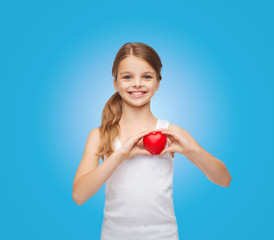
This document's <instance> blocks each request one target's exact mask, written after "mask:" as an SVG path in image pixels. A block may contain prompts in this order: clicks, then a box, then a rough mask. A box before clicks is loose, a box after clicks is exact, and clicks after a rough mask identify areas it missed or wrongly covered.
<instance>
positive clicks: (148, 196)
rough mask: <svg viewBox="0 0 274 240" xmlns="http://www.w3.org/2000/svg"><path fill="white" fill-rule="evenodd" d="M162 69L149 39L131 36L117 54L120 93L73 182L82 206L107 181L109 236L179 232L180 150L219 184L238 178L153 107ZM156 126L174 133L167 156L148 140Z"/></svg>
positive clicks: (172, 238)
mask: <svg viewBox="0 0 274 240" xmlns="http://www.w3.org/2000/svg"><path fill="white" fill-rule="evenodd" d="M161 68H162V63H161V60H160V58H159V56H158V54H157V53H156V51H155V50H154V49H153V48H151V47H150V46H148V45H146V44H144V43H139V42H136V43H130V42H128V43H126V44H124V45H123V46H122V47H121V48H120V50H119V51H118V53H117V55H116V57H115V60H114V64H113V68H112V76H113V78H114V79H113V84H114V88H115V90H116V93H115V94H114V95H113V96H112V97H111V98H110V99H109V100H108V102H107V103H106V105H105V107H104V110H103V114H102V122H101V126H100V127H99V128H94V129H93V130H92V131H91V132H90V133H89V135H88V139H87V142H86V146H85V150H84V155H83V158H82V161H81V163H80V165H79V167H78V169H77V172H76V175H75V179H74V182H73V200H74V201H75V202H76V203H77V204H78V205H81V204H83V203H84V202H86V201H87V200H88V199H89V198H91V197H92V196H93V195H94V194H95V193H96V192H97V191H98V190H99V189H100V188H101V187H102V186H103V184H104V183H105V182H106V189H105V195H106V200H105V207H104V218H103V223H102V231H101V240H131V239H136V240H137V239H138V240H146V239H150V240H156V239H157V240H160V239H161V240H178V239H179V235H178V227H177V221H176V217H175V214H174V206H173V160H174V155H175V153H178V154H183V155H184V156H186V157H187V158H188V159H189V160H190V161H192V162H193V164H195V165H196V166H197V167H198V168H199V169H201V171H202V172H203V173H204V174H205V175H206V176H207V177H208V179H209V180H210V181H212V182H214V183H215V184H218V185H221V186H224V187H228V186H229V184H230V181H231V176H230V174H229V172H228V170H227V168H226V167H225V165H224V164H223V162H221V161H220V160H218V159H216V158H215V157H213V156H212V155H211V154H209V153H208V152H206V151H205V150H204V149H202V148H201V146H200V145H199V144H198V143H197V142H196V141H195V140H194V139H193V137H192V136H191V135H190V134H189V133H188V132H187V131H186V130H185V129H183V128H181V127H179V126H177V125H175V124H169V122H168V121H167V120H161V119H157V118H156V117H155V116H154V115H153V114H152V112H151V109H150V101H151V98H152V97H153V95H154V94H155V92H156V91H157V90H158V88H159V86H160V81H161V79H162V77H161V74H160V71H161ZM154 130H158V131H161V132H162V133H163V134H164V135H166V137H167V144H166V147H165V149H164V150H163V151H162V152H161V153H160V154H159V155H152V154H151V153H150V152H149V151H147V150H146V149H145V148H144V145H143V141H142V140H143V137H144V136H146V135H147V134H149V133H150V132H152V131H154ZM100 157H101V158H102V160H103V162H102V164H100V165H99V166H98V164H99V159H100Z"/></svg>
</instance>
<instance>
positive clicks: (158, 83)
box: [156, 81, 160, 91]
mask: <svg viewBox="0 0 274 240" xmlns="http://www.w3.org/2000/svg"><path fill="white" fill-rule="evenodd" d="M159 87H160V81H157V87H156V91H157V90H158V89H159Z"/></svg>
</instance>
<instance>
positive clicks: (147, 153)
mask: <svg viewBox="0 0 274 240" xmlns="http://www.w3.org/2000/svg"><path fill="white" fill-rule="evenodd" d="M139 153H140V154H142V155H146V156H150V157H152V156H153V154H151V153H150V152H149V151H146V150H140V151H139Z"/></svg>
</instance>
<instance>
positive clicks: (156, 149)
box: [143, 131, 167, 155]
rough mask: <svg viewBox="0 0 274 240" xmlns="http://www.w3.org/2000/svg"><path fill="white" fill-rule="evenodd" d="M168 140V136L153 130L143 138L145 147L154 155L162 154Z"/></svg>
mask: <svg viewBox="0 0 274 240" xmlns="http://www.w3.org/2000/svg"><path fill="white" fill-rule="evenodd" d="M166 142H167V139H166V136H165V135H164V134H162V133H161V132H160V131H153V132H151V133H149V134H148V135H146V136H144V138H143V144H144V147H145V148H146V150H148V151H149V152H150V153H151V154H153V155H158V154H160V153H161V152H162V151H163V150H164V148H165V146H166Z"/></svg>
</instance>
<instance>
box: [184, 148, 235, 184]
mask: <svg viewBox="0 0 274 240" xmlns="http://www.w3.org/2000/svg"><path fill="white" fill-rule="evenodd" d="M185 156H186V157H187V158H188V159H189V160H190V161H191V162H192V163H194V164H195V165H196V166H197V167H199V168H200V169H201V171H202V172H203V173H204V174H205V175H206V176H207V178H208V179H209V180H210V181H211V182H213V183H215V184H217V185H220V186H222V187H228V186H229V184H230V182H231V179H232V178H231V176H230V174H229V172H228V170H227V168H226V166H225V164H224V163H223V162H222V161H220V160H219V159H217V158H215V157H214V156H212V155H211V154H210V153H208V152H207V151H205V150H204V149H203V148H202V147H198V148H196V149H195V150H192V151H190V152H188V153H186V154H185Z"/></svg>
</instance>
